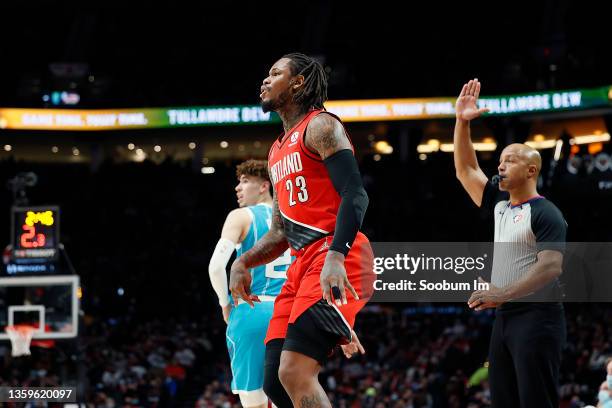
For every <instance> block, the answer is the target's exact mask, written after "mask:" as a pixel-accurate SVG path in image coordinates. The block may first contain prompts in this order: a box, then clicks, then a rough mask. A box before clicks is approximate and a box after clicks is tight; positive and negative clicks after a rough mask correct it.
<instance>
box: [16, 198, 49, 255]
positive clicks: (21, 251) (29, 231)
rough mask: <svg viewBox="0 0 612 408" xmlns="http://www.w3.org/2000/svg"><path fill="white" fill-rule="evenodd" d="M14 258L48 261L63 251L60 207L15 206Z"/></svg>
mask: <svg viewBox="0 0 612 408" xmlns="http://www.w3.org/2000/svg"><path fill="white" fill-rule="evenodd" d="M11 213H12V232H11V244H12V247H13V259H14V260H16V261H18V260H24V261H25V260H31V261H33V262H36V261H38V262H47V261H53V260H56V259H57V257H58V252H59V248H58V245H59V221H60V212H59V207H56V206H47V207H13V208H12V209H11Z"/></svg>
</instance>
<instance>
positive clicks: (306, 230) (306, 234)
mask: <svg viewBox="0 0 612 408" xmlns="http://www.w3.org/2000/svg"><path fill="white" fill-rule="evenodd" d="M321 112H324V111H323V110H321V109H318V110H312V111H310V112H309V113H308V114H307V115H306V116H305V117H304V119H302V120H301V121H300V122H299V123H298V124H297V125H295V126H294V127H293V128H292V129H291V130H290V131H289V132H287V133H284V134H283V135H281V136H280V137H279V138H278V139H277V140H276V141H275V142H274V143H273V144H272V147H271V148H270V153H269V154H268V166H269V168H270V178H271V180H272V183H273V185H274V189H275V190H276V198H277V200H278V207H279V209H280V212H281V214H282V217H283V223H284V227H285V235H286V236H287V240H288V241H289V244H290V245H291V247H292V248H293V249H295V250H300V249H302V248H304V247H305V246H307V245H308V244H310V243H312V242H314V241H317V240H318V239H320V238H322V237H324V236H326V235H329V234H331V233H333V231H334V229H335V227H336V216H337V214H338V207H339V206H340V200H341V198H340V195H339V194H338V193H337V192H336V189H335V188H334V186H333V184H332V182H331V179H330V178H329V174H328V173H327V169H326V168H325V165H324V164H323V160H321V157H320V156H319V155H318V154H317V153H316V152H313V151H312V150H310V149H309V148H308V147H307V146H306V144H305V142H304V136H305V135H306V129H307V128H308V124H309V123H310V121H311V120H312V119H313V118H314V117H315V116H317V115H318V114H320V113H321ZM325 114H328V113H327V112H326V113H325ZM330 115H331V114H330ZM332 116H333V117H335V118H336V119H337V120H338V121H340V119H339V118H338V117H336V116H335V115H332ZM347 137H348V135H347Z"/></svg>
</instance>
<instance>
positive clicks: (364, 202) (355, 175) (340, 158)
mask: <svg viewBox="0 0 612 408" xmlns="http://www.w3.org/2000/svg"><path fill="white" fill-rule="evenodd" d="M323 163H324V164H325V167H326V168H327V172H328V173H329V177H330V179H331V182H332V184H333V185H334V188H335V189H336V191H337V192H338V194H340V197H341V198H342V201H341V202H340V208H339V209H338V216H337V218H336V230H335V232H334V239H333V241H332V244H331V246H330V247H329V249H331V250H334V251H337V252H340V253H342V254H344V255H345V256H346V254H348V252H349V250H350V249H351V245H353V241H354V240H355V236H356V235H357V232H358V231H359V228H361V223H362V222H363V217H364V216H365V212H366V208H368V201H369V200H368V195H367V193H366V191H365V189H364V188H363V183H362V181H361V174H360V173H359V168H358V167H357V160H355V156H354V155H353V152H352V151H351V150H350V149H344V150H340V151H339V152H336V153H334V154H333V155H331V156H330V157H328V158H327V159H325V160H324V161H323Z"/></svg>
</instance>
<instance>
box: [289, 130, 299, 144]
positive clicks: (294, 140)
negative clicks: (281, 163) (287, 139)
mask: <svg viewBox="0 0 612 408" xmlns="http://www.w3.org/2000/svg"><path fill="white" fill-rule="evenodd" d="M299 137H300V132H294V133H293V134H292V135H291V143H289V146H293V145H294V144H296V143H297V141H298V138H299Z"/></svg>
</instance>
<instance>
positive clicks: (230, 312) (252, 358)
mask: <svg viewBox="0 0 612 408" xmlns="http://www.w3.org/2000/svg"><path fill="white" fill-rule="evenodd" d="M236 176H237V177H238V185H237V186H236V196H237V198H238V205H239V207H240V208H237V209H235V210H232V211H231V212H230V213H229V214H228V215H227V218H226V220H225V224H224V225H223V230H222V231H221V238H220V239H219V242H218V243H217V246H216V248H215V252H214V253H213V256H212V257H211V260H210V265H209V268H208V271H209V275H210V281H211V283H212V286H213V288H214V289H215V292H216V293H217V296H218V297H219V305H220V306H221V310H222V313H223V319H224V320H225V322H226V323H227V324H228V326H227V333H226V338H227V348H228V351H229V354H230V360H231V368H232V375H233V379H232V391H233V392H234V394H238V395H239V396H240V402H241V403H242V405H243V406H244V407H249V408H251V407H257V408H260V407H261V408H265V407H267V404H268V398H267V397H266V395H265V393H264V391H263V378H264V376H263V375H264V356H265V345H264V338H265V336H266V331H267V330H268V323H269V321H270V318H271V317H272V311H273V308H274V299H275V298H276V295H278V294H279V293H280V290H281V287H282V286H283V284H284V283H285V280H286V278H287V276H286V272H287V268H288V267H289V265H290V264H291V256H290V254H289V250H287V251H286V252H285V253H284V254H283V255H282V256H280V257H279V258H277V259H276V260H275V261H274V262H272V263H269V264H267V265H262V266H258V267H256V268H253V269H251V270H250V272H251V286H250V288H251V295H253V296H255V297H257V298H258V299H259V301H260V302H257V303H255V307H254V308H251V307H250V306H249V305H248V304H247V303H245V302H242V303H240V304H239V305H238V306H237V307H235V308H232V306H231V303H230V296H229V290H228V285H227V274H226V266H227V263H228V261H229V259H230V258H231V256H232V254H233V252H234V249H236V251H237V256H240V255H241V254H242V253H243V252H246V251H248V250H249V249H251V248H252V247H253V245H255V243H256V242H257V241H258V240H259V239H260V238H261V237H263V236H264V234H265V233H266V232H268V230H269V228H270V224H271V220H272V196H271V195H270V179H269V177H268V168H267V162H266V161H265V160H247V161H246V162H244V163H241V164H240V165H238V167H237V169H236Z"/></svg>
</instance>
